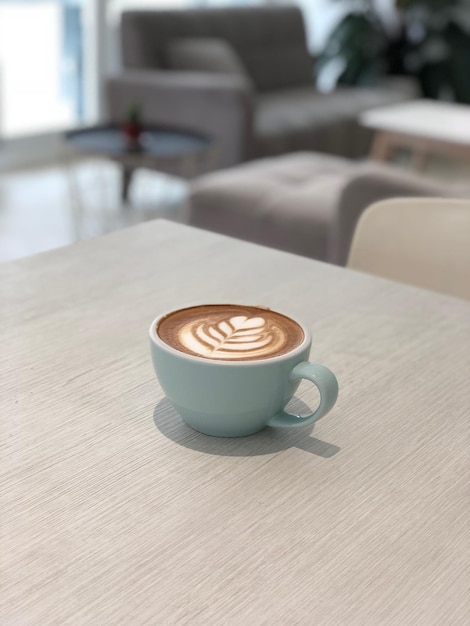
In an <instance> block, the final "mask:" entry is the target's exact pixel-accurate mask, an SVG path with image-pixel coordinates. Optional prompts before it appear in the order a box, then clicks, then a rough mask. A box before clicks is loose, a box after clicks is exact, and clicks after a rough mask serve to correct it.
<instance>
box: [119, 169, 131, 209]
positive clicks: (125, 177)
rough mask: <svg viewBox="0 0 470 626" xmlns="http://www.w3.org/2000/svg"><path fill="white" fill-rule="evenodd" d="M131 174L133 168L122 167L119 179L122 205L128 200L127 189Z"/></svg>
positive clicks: (129, 184)
mask: <svg viewBox="0 0 470 626" xmlns="http://www.w3.org/2000/svg"><path fill="white" fill-rule="evenodd" d="M133 173H134V169H133V168H129V167H124V166H123V168H122V178H121V200H122V201H123V202H124V203H127V201H128V200H129V189H130V186H131V182H132V175H133Z"/></svg>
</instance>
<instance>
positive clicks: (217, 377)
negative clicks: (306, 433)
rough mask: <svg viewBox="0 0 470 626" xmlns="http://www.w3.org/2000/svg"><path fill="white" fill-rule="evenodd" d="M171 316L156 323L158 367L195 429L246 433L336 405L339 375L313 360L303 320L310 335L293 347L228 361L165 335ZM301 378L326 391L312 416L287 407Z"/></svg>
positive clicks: (303, 421) (299, 421)
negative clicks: (162, 327) (178, 345)
mask: <svg viewBox="0 0 470 626" xmlns="http://www.w3.org/2000/svg"><path fill="white" fill-rule="evenodd" d="M165 316H166V314H165V315H161V316H159V317H158V318H157V319H155V320H154V321H153V322H152V325H151V326H150V351H151V356H152V362H153V367H154V369H155V373H156V375H157V378H158V380H159V382H160V385H161V387H162V389H163V391H164V393H165V395H166V396H167V397H168V399H169V400H170V402H171V403H172V404H173V406H174V408H175V409H176V411H177V412H178V413H179V414H180V415H181V417H182V418H183V420H184V421H185V422H186V423H187V424H188V425H189V426H191V427H192V428H194V429H195V430H197V431H199V432H201V433H204V434H206V435H213V436H216V437H244V436H247V435H252V434H253V433H256V432H258V431H260V430H262V429H263V428H264V427H265V426H275V427H279V428H291V427H297V426H306V425H308V424H313V423H314V422H316V421H317V420H319V419H320V418H321V417H323V416H324V415H326V414H327V413H328V412H329V411H330V410H331V409H332V407H333V406H334V404H335V402H336V399H337V397H338V382H337V380H336V377H335V375H334V374H333V372H331V371H330V370H329V369H328V368H326V367H324V366H323V365H320V364H318V363H311V362H309V361H308V360H307V359H308V358H309V354H310V348H311V344H312V339H311V335H310V332H309V330H308V329H307V328H306V327H305V326H304V325H303V324H301V323H300V322H299V321H298V320H294V321H296V322H297V324H299V326H300V327H301V328H302V330H303V332H304V340H303V341H302V343H301V344H300V345H299V346H297V347H296V348H294V349H293V350H292V351H291V352H288V353H287V354H283V355H281V356H275V357H271V358H266V359H259V360H252V361H223V360H218V359H217V360H210V359H207V358H203V357H198V356H192V355H189V354H186V353H184V352H180V351H179V350H176V349H175V348H172V347H171V346H169V345H168V344H166V343H165V342H164V341H162V339H161V338H160V337H159V336H158V334H157V332H156V329H157V326H158V323H159V322H160V320H161V319H162V318H163V317H165ZM290 317H291V319H294V318H292V316H290ZM301 380H308V381H310V382H312V383H313V384H314V385H315V386H316V387H317V388H318V391H319V393H320V402H319V405H318V407H317V409H316V410H315V411H313V412H312V413H311V414H310V415H306V416H299V415H294V414H291V413H287V412H286V411H285V410H284V407H285V406H286V405H287V404H288V402H289V400H290V399H291V398H292V396H293V395H294V393H295V391H296V390H297V388H298V386H299V384H300V382H301Z"/></svg>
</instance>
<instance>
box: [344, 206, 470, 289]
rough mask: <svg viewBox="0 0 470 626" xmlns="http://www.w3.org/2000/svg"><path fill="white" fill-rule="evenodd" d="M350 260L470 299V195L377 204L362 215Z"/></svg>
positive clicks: (356, 266) (364, 268)
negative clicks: (467, 197) (464, 197)
mask: <svg viewBox="0 0 470 626" xmlns="http://www.w3.org/2000/svg"><path fill="white" fill-rule="evenodd" d="M348 266H349V267H351V268H353V269H357V270H362V271H365V272H369V273H370V274H376V275H378V276H383V277H385V278H390V279H392V280H398V281H401V282H405V283H408V284H410V285H415V286H418V287H425V288H427V289H432V290H434V291H439V292H441V293H445V294H448V295H451V296H456V297H460V298H466V299H469V300H470V201H469V200H456V199H455V198H395V199H389V200H383V201H382V202H377V203H375V204H373V205H372V206H370V207H368V208H367V209H366V210H365V211H364V213H363V214H362V215H361V217H360V219H359V222H358V224H357V228H356V231H355V234H354V238H353V242H352V246H351V252H350V254H349V259H348Z"/></svg>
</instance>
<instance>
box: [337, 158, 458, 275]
mask: <svg viewBox="0 0 470 626" xmlns="http://www.w3.org/2000/svg"><path fill="white" fill-rule="evenodd" d="M466 195H467V197H468V196H470V190H465V189H464V188H463V187H462V188H459V187H454V186H451V185H449V184H445V183H442V184H436V183H434V182H432V181H431V180H429V179H426V178H424V177H420V176H416V175H414V174H409V173H406V172H401V171H400V170H397V169H394V168H393V167H387V166H380V165H377V166H375V165H368V166H366V167H363V168H362V170H360V171H359V173H358V174H357V175H356V176H354V177H353V178H352V179H351V180H350V181H349V182H348V183H347V184H346V186H345V187H344V188H343V191H342V193H341V196H340V199H339V202H338V206H337V214H336V220H335V225H334V227H333V231H332V233H331V237H330V240H329V250H328V258H329V260H330V261H332V262H333V263H337V264H338V265H346V263H347V259H348V254H349V248H350V246H351V242H352V238H353V235H354V230H355V228H356V224H357V222H358V221H359V218H360V216H361V214H362V212H363V211H364V210H365V209H366V208H367V207H369V206H370V205H371V204H373V203H374V202H378V201H379V200H385V199H386V198H397V197H415V196H421V197H449V198H450V197H454V198H455V197H465V196H466Z"/></svg>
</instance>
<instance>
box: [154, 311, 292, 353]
mask: <svg viewBox="0 0 470 626" xmlns="http://www.w3.org/2000/svg"><path fill="white" fill-rule="evenodd" d="M157 333H158V335H159V337H160V338H161V339H162V340H163V341H164V342H165V343H167V344H168V345H169V346H171V347H173V348H175V349H177V350H180V351H181V352H185V353H186V354H191V355H193V356H198V357H202V358H206V359H215V360H224V361H226V360H228V361H235V360H236V361H251V360H256V359H266V358H272V357H274V356H279V355H281V354H286V353H287V352H290V351H291V350H293V349H294V348H296V347H297V346H298V345H300V344H301V343H302V341H303V339H304V332H303V330H302V328H301V327H300V326H299V325H298V324H297V323H296V322H295V321H294V320H292V319H290V318H289V317H286V316H285V315H282V314H280V313H276V312H275V311H271V310H269V309H263V308H261V307H250V306H243V305H218V304H217V305H203V306H197V307H190V308H187V309H181V310H179V311H175V312H173V313H170V314H169V315H167V316H166V317H165V318H163V319H162V320H161V321H160V323H159V324H158V328H157Z"/></svg>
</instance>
